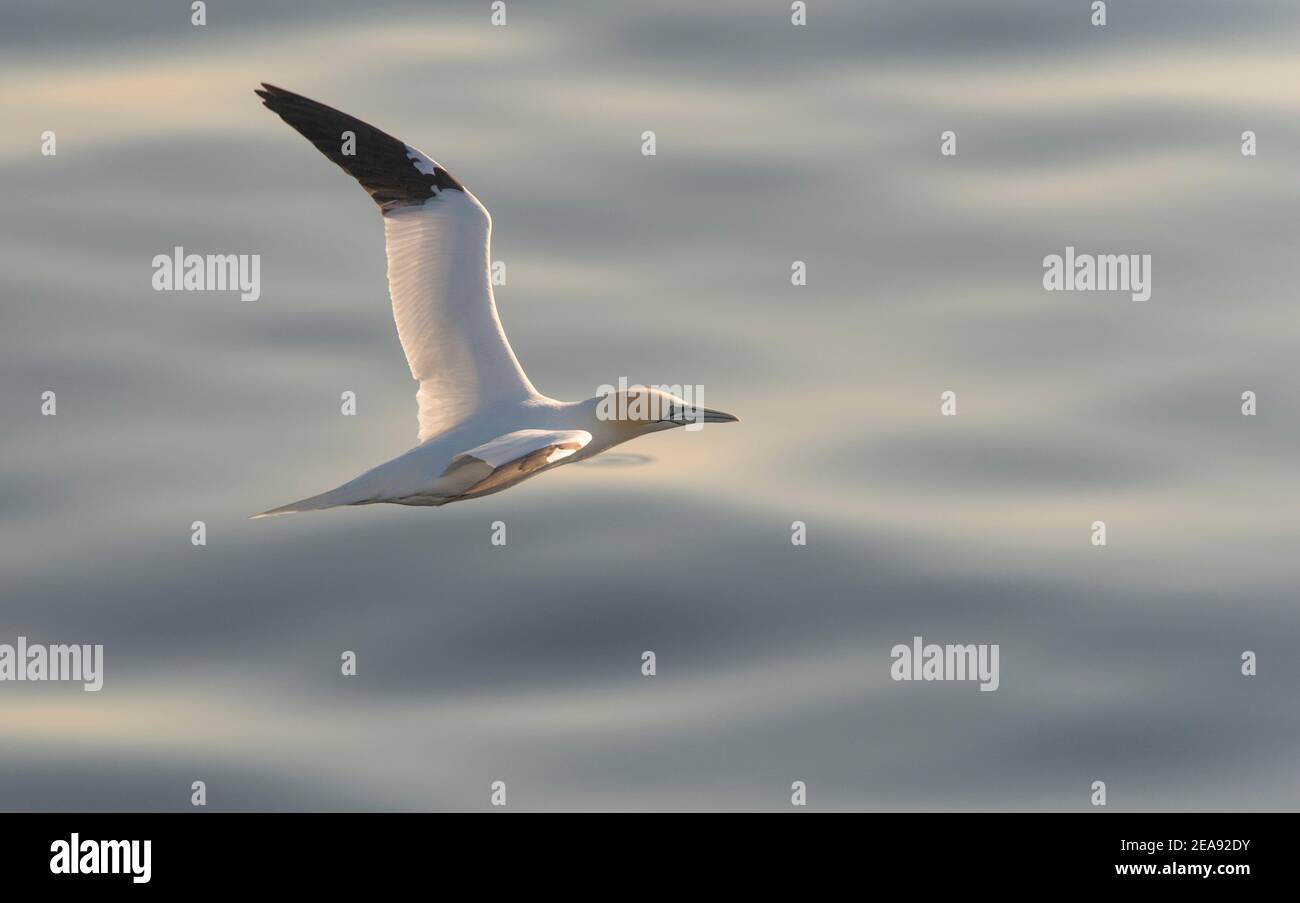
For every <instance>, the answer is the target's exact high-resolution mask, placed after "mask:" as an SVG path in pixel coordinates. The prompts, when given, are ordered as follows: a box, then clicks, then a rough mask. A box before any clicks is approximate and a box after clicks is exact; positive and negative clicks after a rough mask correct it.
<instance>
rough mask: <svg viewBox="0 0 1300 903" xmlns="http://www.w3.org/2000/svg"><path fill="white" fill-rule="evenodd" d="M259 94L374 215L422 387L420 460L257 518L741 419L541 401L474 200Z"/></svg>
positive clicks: (350, 127) (329, 113)
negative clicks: (500, 293) (509, 331)
mask: <svg viewBox="0 0 1300 903" xmlns="http://www.w3.org/2000/svg"><path fill="white" fill-rule="evenodd" d="M256 93H257V95H258V96H259V97H261V98H262V103H263V104H264V105H265V106H266V107H268V108H269V109H270V110H271V111H272V112H274V113H276V114H277V115H279V117H280V118H281V119H283V120H284V121H285V122H287V123H288V124H289V125H291V126H293V128H294V129H296V130H297V131H298V132H300V133H301V134H302V135H303V137H305V138H306V139H307V140H308V141H310V142H311V143H312V144H314V145H316V148H317V149H318V150H320V152H321V153H323V154H324V155H325V156H327V157H329V158H330V159H331V160H333V161H334V162H335V163H337V164H338V165H339V166H341V167H342V168H343V169H344V170H345V171H346V172H347V173H348V175H350V176H352V177H353V178H355V179H356V180H357V181H358V182H360V183H361V187H362V188H364V189H365V190H366V191H367V192H368V193H369V194H370V196H371V198H373V199H374V201H375V203H377V204H378V205H379V209H380V212H381V213H382V215H383V219H384V236H385V238H386V239H387V250H388V291H389V294H390V295H391V296H392V299H393V319H394V320H396V321H397V335H398V338H399V339H400V340H401V343H402V350H403V351H404V352H406V360H407V363H408V364H410V366H411V375H412V376H413V377H414V378H415V379H416V380H417V381H418V382H419V384H420V388H419V390H418V391H417V392H416V400H417V402H418V403H419V422H420V432H419V439H418V442H419V444H418V445H417V446H416V447H415V448H413V449H411V450H410V451H408V452H406V453H405V454H403V455H399V456H398V457H396V458H394V459H393V460H391V461H388V462H387V463H385V464H380V465H379V466H378V467H375V468H373V469H371V470H368V471H366V472H365V473H363V474H361V476H359V477H357V478H356V479H354V480H351V481H349V482H347V483H344V484H343V485H342V486H339V487H338V488H337V489H331V490H330V491H329V492H323V493H321V494H320V495H313V496H310V497H309V498H305V499H302V500H300V501H297V502H293V503H291V504H288V505H283V506H281V507H279V508H272V509H271V510H270V511H263V512H262V513H261V514H254V515H253V517H269V516H271V515H274V514H289V513H292V512H296V511H315V510H319V509H322V508H335V507H338V506H340V505H370V504H376V503H379V502H391V503H394V504H398V505H445V504H447V503H448V502H456V501H460V500H461V499H471V498H478V497H479V496H483V495H490V494H491V493H494V492H500V491H501V490H503V489H508V488H510V487H511V486H514V485H515V484H517V483H520V482H522V481H524V480H526V479H528V478H529V477H532V476H536V475H537V474H539V473H542V472H543V471H545V470H549V469H551V468H553V467H557V466H559V465H561V464H570V463H572V462H574V461H581V460H583V459H586V458H590V457H592V456H593V455H597V454H599V453H600V452H603V451H605V450H606V449H608V448H612V447H613V446H615V445H618V444H620V443H622V442H626V441H628V440H629V439H632V438H634V437H636V436H640V435H643V434H645V433H653V432H658V431H659V430H665V429H670V428H672V427H675V426H684V425H686V424H690V423H699V422H704V423H721V422H728V421H735V420H737V419H738V418H737V417H734V416H732V415H731V414H726V413H723V412H721V411H711V410H708V409H707V408H701V407H697V406H692V405H691V403H690V402H687V401H686V400H684V399H683V398H681V397H679V396H677V395H674V394H671V393H669V392H665V391H662V390H661V389H657V388H641V387H635V388H630V389H620V390H619V394H620V395H622V396H624V397H620V398H616V399H614V400H615V401H616V402H617V403H616V404H613V405H611V404H608V401H609V400H610V399H608V398H605V397H603V396H602V397H596V398H589V399H587V400H586V401H574V402H567V401H557V400H556V399H554V398H548V397H547V396H545V395H542V394H541V393H540V392H538V391H537V390H536V389H534V388H533V384H532V383H531V382H529V380H528V376H527V375H526V374H525V373H524V370H523V367H521V366H520V365H519V361H518V359H516V358H515V353H514V351H513V350H511V348H510V343H509V342H508V341H507V340H506V334H505V331H504V330H503V329H502V327H501V321H500V320H499V319H498V318H497V309H496V302H495V301H494V299H493V297H492V278H491V273H490V266H491V259H492V258H491V254H490V242H491V238H492V218H491V217H490V216H489V215H488V212H487V209H486V208H484V206H483V205H482V204H480V203H479V200H478V198H476V197H474V195H472V194H470V192H469V190H468V189H467V188H465V186H464V185H462V184H461V183H460V182H458V181H457V180H456V179H455V178H453V177H452V175H451V173H449V172H447V170H445V169H443V168H442V167H441V166H439V165H438V164H437V163H435V162H434V161H433V160H431V159H430V158H429V157H427V156H425V155H424V154H422V153H420V151H418V150H416V149H415V148H413V147H411V146H410V145H408V144H404V143H403V142H401V141H398V140H397V139H396V138H394V137H392V136H391V135H387V134H385V133H384V132H381V131H380V130H379V129H377V128H375V127H374V126H371V125H368V124H366V123H364V122H362V121H361V120H359V119H354V118H353V117H351V116H348V115H347V114H346V113H341V112H339V111H338V110H335V109H332V108H330V107H327V106H325V105H324V104H319V103H317V102H316V101H314V100H308V99H307V98H306V97H302V96H300V95H298V94H294V93H292V92H290V91H285V90H284V89H283V88H277V87H275V86H273V85H268V84H265V83H263V85H262V89H261V90H257V91H256ZM348 132H350V133H351V138H350V139H349V136H348V135H345V133H348ZM349 151H350V152H349ZM635 396H640V397H635ZM602 402H605V403H604V404H602ZM611 410H612V411H614V412H615V414H614V416H610V414H609V412H610V411H611ZM646 412H650V413H649V414H648V415H647V413H646ZM633 415H634V416H633Z"/></svg>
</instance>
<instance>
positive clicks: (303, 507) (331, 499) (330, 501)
mask: <svg viewBox="0 0 1300 903" xmlns="http://www.w3.org/2000/svg"><path fill="white" fill-rule="evenodd" d="M343 488H344V487H342V486H340V487H339V488H338V489H331V490H330V491H329V492H322V493H321V494H320V495H312V496H308V497H307V498H305V499H299V500H298V501H296V502H290V503H289V504H287V505H281V506H280V507H279V508H272V509H271V510H270V511H261V512H259V513H257V514H250V515H249V520H257V519H258V518H259V517H275V516H276V515H277V514H296V513H297V512H299V511H320V510H322V509H325V508H337V507H338V506H339V505H355V504H357V502H356V501H355V500H353V499H349V498H347V497H345V496H344V494H343V493H342V492H340V490H341V489H343Z"/></svg>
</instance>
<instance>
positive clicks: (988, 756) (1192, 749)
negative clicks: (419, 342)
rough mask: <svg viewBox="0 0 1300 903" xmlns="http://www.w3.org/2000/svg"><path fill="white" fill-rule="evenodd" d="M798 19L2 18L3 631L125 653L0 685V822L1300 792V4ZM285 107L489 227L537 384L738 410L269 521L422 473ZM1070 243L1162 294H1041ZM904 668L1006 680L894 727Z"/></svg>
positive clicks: (907, 711)
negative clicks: (997, 654) (614, 446)
mask: <svg viewBox="0 0 1300 903" xmlns="http://www.w3.org/2000/svg"><path fill="white" fill-rule="evenodd" d="M268 6H269V7H270V8H265V7H268ZM811 6H812V7H813V8H812V9H811V10H810V11H809V18H808V24H807V25H806V26H804V27H793V26H791V24H790V19H789V15H790V13H789V4H788V3H783V2H765V3H752V2H739V0H737V2H710V3H707V4H696V3H655V4H631V3H627V4H621V3H620V4H612V3H598V2H594V0H593V2H588V3H579V2H575V3H563V4H526V3H523V2H517V3H509V4H508V24H507V25H506V26H505V27H493V26H491V25H490V23H489V10H488V4H460V3H457V4H451V3H448V4H429V3H421V4H402V3H382V2H377V3H371V4H367V5H366V6H365V8H364V9H357V8H354V5H352V4H346V3H342V2H332V3H312V4H306V3H280V4H273V5H271V4H266V5H264V4H259V3H254V2H251V0H249V2H232V3H223V4H220V6H219V7H218V5H216V4H209V7H210V8H209V12H208V17H209V19H208V24H207V25H206V26H204V27H202V28H196V27H193V26H191V25H190V22H189V12H188V4H181V5H178V6H176V8H175V9H171V10H168V9H164V8H160V7H159V6H158V5H157V4H152V3H145V2H138V3H132V2H122V3H115V4H96V5H92V4H82V3H72V2H67V3H62V2H21V0H20V2H13V0H10V2H7V3H5V4H4V5H3V6H0V25H2V27H0V50H2V51H3V52H2V53H0V76H2V77H0V121H3V122H4V123H5V128H4V129H0V184H3V194H4V199H5V203H4V212H3V215H2V216H0V298H2V299H3V306H2V308H0V309H2V311H3V313H2V314H0V317H2V319H0V412H2V413H3V422H4V429H3V430H2V431H0V462H2V463H0V590H2V593H3V595H2V598H3V605H0V642H12V641H13V638H15V637H17V636H19V635H23V636H26V637H28V638H29V639H30V640H32V641H33V642H45V643H74V642H84V643H102V644H103V645H104V646H105V658H106V665H105V681H104V688H103V690H102V691H100V692H98V693H85V692H82V690H81V687H80V686H79V685H76V684H53V683H51V684H33V683H27V684H15V683H0V738H2V739H0V809H5V810H14V809H17V810H27V809H68V810H86V809H159V810H168V809H184V808H188V807H189V798H190V784H191V782H192V781H194V780H203V781H205V782H206V783H207V786H208V800H209V806H210V807H211V808H214V809H390V808H392V809H417V810H423V809H482V808H485V807H486V806H487V805H488V787H489V785H490V783H491V782H492V781H494V780H504V781H506V783H507V785H508V787H509V800H510V807H511V808H519V809H659V808H706V809H765V808H784V807H786V806H788V805H789V795H790V784H791V782H792V781H795V780H803V781H805V782H806V783H807V785H808V796H809V806H810V807H811V808H822V809H849V808H853V809H993V810H1003V809H1084V808H1088V798H1089V792H1090V791H1089V788H1090V785H1091V783H1092V782H1093V781H1094V780H1104V781H1106V783H1107V787H1108V800H1109V805H1110V807H1111V808H1114V809H1147V808H1159V809H1220V808H1224V809H1273V808H1283V809H1294V808H1295V807H1296V806H1297V805H1298V804H1300V780H1298V776H1297V767H1296V764H1295V763H1296V749H1297V741H1298V740H1300V737H1298V734H1300V702H1298V701H1297V699H1296V694H1295V693H1294V692H1293V688H1294V687H1295V685H1296V682H1297V679H1300V664H1297V660H1296V656H1295V655H1294V650H1295V649H1296V648H1297V644H1300V610H1298V608H1297V599H1296V592H1297V589H1296V587H1297V578H1300V565H1298V564H1297V561H1296V555H1295V551H1294V550H1295V547H1296V543H1297V540H1300V513H1297V496H1300V477H1297V473H1296V461H1297V460H1300V426H1298V424H1300V389H1298V388H1297V382H1296V364H1295V361H1296V348H1297V346H1298V345H1300V321H1297V318H1296V317H1295V313H1294V295H1295V286H1296V285H1297V277H1300V258H1298V257H1297V255H1296V254H1295V253H1294V248H1295V247H1296V243H1297V239H1300V234H1298V233H1300V217H1298V216H1297V215H1296V209H1297V203H1298V202H1300V180H1297V179H1296V177H1295V174H1294V172H1293V170H1294V165H1293V164H1294V162H1295V160H1296V159H1297V150H1300V122H1298V121H1297V119H1296V116H1295V111H1296V109H1297V108H1300V58H1298V57H1297V56H1296V55H1295V46H1296V38H1297V35H1298V34H1300V7H1297V6H1295V5H1294V4H1292V3H1284V2H1271V3H1270V2H1251V3H1240V4H1219V3H1210V2H1172V0H1169V2H1148V3H1144V4H1141V5H1140V6H1137V7H1134V8H1126V7H1124V6H1123V5H1121V4H1110V6H1111V10H1110V21H1109V23H1108V24H1107V25H1106V26H1105V27H1104V28H1095V27H1093V26H1091V25H1090V24H1089V23H1088V12H1087V4H1078V3H1073V2H1059V3H1058V2H1027V0H1026V2H1014V0H1006V2H988V3H982V4H971V3H965V2H959V0H936V2H927V3H909V2H890V3H856V2H839V3H836V2H830V0H824V2H818V3H816V4H811ZM261 81H269V82H273V83H275V84H279V85H282V86H284V87H286V88H289V89H291V90H295V91H298V92H301V93H303V94H306V95H308V96H310V97H313V98H316V99H318V100H321V101H322V102H325V103H328V104H331V105H333V106H337V107H339V108H341V109H343V110H346V111H348V112H350V113H353V114H354V115H357V116H359V117H360V118H362V119H365V120H367V121H369V122H371V123H373V124H375V125H376V126H378V127H380V128H382V129H384V130H386V131H388V132H390V133H392V134H394V135H397V136H399V137H401V138H402V139H404V140H405V141H407V142H409V143H410V144H412V145H414V146H417V147H420V148H421V149H423V150H424V151H425V152H427V153H428V154H430V155H431V156H433V157H434V158H436V159H437V160H438V161H439V162H440V163H442V164H443V165H445V166H446V167H447V168H448V169H449V170H450V171H451V172H452V173H454V174H455V175H456V177H457V178H459V179H460V180H461V181H463V182H464V183H465V184H466V185H468V186H469V187H470V188H471V189H472V190H473V191H474V192H475V193H476V194H477V195H478V196H479V198H480V199H481V200H482V201H483V202H484V203H485V204H486V205H487V206H488V208H489V209H490V210H491V211H492V215H493V219H494V247H493V256H494V258H496V259H499V260H502V261H505V262H506V264H507V267H508V283H507V285H506V286H504V287H501V288H499V289H498V290H497V300H498V304H499V307H500V310H501V316H502V319H503V321H504V323H505V326H506V329H507V331H508V332H509V335H510V338H511V341H512V343H513V345H514V348H515V351H516V352H517V354H518V355H519V357H520V360H521V361H522V363H523V364H524V366H525V367H526V369H527V370H528V372H529V374H530V376H531V377H532V379H533V381H534V382H535V383H536V384H537V386H538V387H539V388H540V389H541V390H543V391H545V392H547V393H549V394H551V395H554V396H557V397H561V398H579V397H587V396H589V395H592V394H594V392H595V391H596V388H597V387H598V386H599V385H601V384H604V383H615V382H617V380H618V378H619V377H620V376H625V377H627V378H629V379H630V380H632V381H634V382H635V381H640V382H646V383H664V384H690V385H696V384H698V385H702V386H704V388H705V403H706V404H707V405H709V406H710V407H718V408H722V409H724V410H729V411H734V412H736V413H737V414H739V415H740V416H741V417H742V419H743V422H742V423H740V424H738V425H734V426H726V427H719V428H714V427H707V428H705V429H704V430H703V431H701V432H698V433H684V432H682V431H674V432H669V433H664V434H660V435H656V436H652V437H648V438H646V439H643V440H640V441H638V442H636V443H634V444H631V445H628V446H626V447H625V448H623V449H620V450H619V451H620V453H626V455H627V456H629V457H628V458H626V459H625V460H624V461H623V462H622V464H623V466H598V464H597V463H596V462H593V463H592V464H590V465H583V466H576V467H570V468H564V469H561V470H559V471H556V472H555V473H551V474H547V475H545V476H543V477H541V478H539V479H537V480H534V481H531V482H528V483H526V484H524V485H523V486H521V487H518V488H516V489H514V490H511V491H510V492H507V493H503V494H500V495H495V496H491V497H489V498H486V499H483V500H480V501H475V502H470V503H464V504H458V505H452V506H449V507H447V508H443V509H438V510H422V509H412V510H407V509H402V508H397V507H389V506H383V507H376V508H370V509H365V508H363V509H357V510H343V511H334V512H328V513H325V514H317V515H303V516H297V517H292V518H280V519H275V520H270V521H255V522H253V521H248V520H246V517H247V515H248V514H250V513H251V512H254V511H259V510H262V509H264V508H267V507H270V506H273V505H277V504H281V503H283V502H287V501H290V500H292V499H295V498H299V497H302V496H304V495H308V494H311V493H314V492H318V491H321V490H323V489H326V488H329V487H331V486H333V485H336V484H338V483H340V482H342V481H344V480H346V479H349V478H351V477H352V476H355V475H356V474H357V473H359V472H361V471H362V470H364V469H366V468H368V467H370V466H372V465H373V464H375V463H378V462H380V461H383V460H386V459H388V458H389V457H392V456H394V455H395V454H397V453H399V452H401V451H403V450H405V449H406V448H408V447H410V445H412V444H413V443H414V440H415V433H416V422H415V413H416V408H415V399H414V395H415V384H414V383H413V382H411V380H410V376H409V372H408V370H407V366H406V363H405V361H404V360H403V358H402V354H401V350H400V347H399V345H398V342H397V337H396V334H395V331H394V329H393V324H392V320H391V316H390V313H389V308H388V299H387V286H386V282H385V279H384V272H385V270H384V266H385V264H384V246H383V234H382V228H381V223H380V219H379V216H378V214H377V212H376V210H375V208H374V206H373V205H372V204H371V202H370V201H369V200H368V199H367V198H366V197H365V195H364V194H363V193H362V192H361V191H360V190H359V189H358V188H357V187H355V185H354V184H353V183H352V182H351V181H350V180H349V179H347V178H346V177H345V176H344V175H343V174H342V173H340V172H339V171H338V170H337V169H336V168H335V167H333V166H332V165H331V164H330V163H328V161H326V160H325V159H324V158H322V157H321V156H320V155H319V154H317V153H316V152H315V151H313V150H312V148H311V147H310V146H309V145H307V144H306V143H305V142H304V141H303V140H302V139H301V138H300V137H298V136H297V135H294V134H293V133H292V132H291V131H290V130H289V129H287V128H286V127H285V126H284V125H283V123H281V122H280V121H279V120H278V119H276V118H275V117H274V116H272V115H271V114H269V113H268V112H267V111H266V110H264V109H263V108H262V107H261V105H260V103H259V102H258V101H257V98H256V97H254V96H253V94H252V89H253V88H254V87H255V86H256V85H257V84H258V83H259V82H261ZM46 130H51V131H54V132H55V133H56V134H57V141H58V145H57V146H58V153H57V156H54V157H43V156H41V154H40V136H41V133H42V132H44V131H46ZM646 130H653V131H654V132H655V133H656V138H657V154H656V155H655V156H653V157H645V156H642V154H641V153H640V147H641V135H642V132H644V131H646ZM946 130H952V131H954V132H955V133H956V135H957V146H958V153H957V155H956V156H955V157H949V158H945V157H942V156H941V155H940V154H939V136H940V134H941V133H942V132H944V131H946ZM1246 130H1251V131H1254V132H1256V133H1257V135H1258V142H1259V154H1258V156H1256V157H1244V156H1242V154H1241V152H1240V146H1241V133H1242V132H1243V131H1246ZM1067 245H1069V246H1075V247H1078V248H1079V249H1080V250H1088V251H1094V252H1102V253H1106V252H1110V253H1141V254H1150V255H1151V256H1152V260H1153V293H1152V297H1151V299H1150V300H1149V301H1146V302H1143V303H1140V304H1138V303H1134V302H1132V301H1130V300H1129V297H1128V295H1127V294H1123V293H1114V294H1103V293H1086V292H1085V293H1071V294H1063V293H1047V292H1045V291H1043V288H1042V282H1041V279H1042V272H1043V269H1042V260H1043V257H1044V256H1045V255H1048V254H1053V253H1056V254H1059V253H1062V251H1063V249H1064V248H1065V247H1066V246H1067ZM175 246H183V247H184V248H185V249H186V250H187V251H193V252H196V253H250V254H260V255H261V277H262V292H261V297H260V298H259V299H258V300H257V301H255V302H247V303H245V302H241V301H240V300H239V299H238V297H237V295H234V294H215V293H188V292H176V293H166V292H164V293H157V292H154V291H152V290H151V288H150V277H151V275H152V269H151V265H150V261H151V260H152V258H153V256H154V255H156V254H159V253H164V254H166V253H170V252H171V249H172V248H173V247H175ZM795 260H802V261H805V262H806V264H807V268H808V284H807V285H806V286H802V287H795V286H792V285H791V282H790V265H791V262H792V261H795ZM947 390H951V391H954V392H956V393H957V396H958V399H959V409H958V410H959V413H958V416H956V417H951V418H949V417H941V416H939V396H940V393H941V392H943V391H947ZM1246 390H1251V391H1254V392H1256V393H1257V395H1258V399H1259V413H1258V415H1257V416H1255V417H1243V416H1242V415H1241V412H1240V405H1241V401H1240V398H1241V393H1242V392H1243V391H1246ZM45 391H54V392H56V393H57V399H58V414H57V416H56V417H43V416H41V414H40V399H41V393H42V392H45ZM344 391H353V392H355V393H356V395H357V399H358V413H357V416H355V417H343V416H340V414H339V398H340V393H342V392H344ZM196 520H202V521H204V522H205V523H206V525H207V536H208V544H207V545H206V546H205V547H202V548H196V547H194V546H192V545H191V543H190V525H191V523H192V522H193V521H196ZM497 520H501V521H504V522H506V524H507V525H508V544H507V546H505V547H504V548H503V547H495V546H493V545H492V544H491V543H490V541H489V539H490V535H491V529H490V525H491V524H492V522H494V521H497ZM796 520H798V521H803V522H805V523H806V524H807V525H808V536H809V543H808V545H807V546H806V547H795V546H792V545H791V542H790V528H791V523H792V522H793V521H796ZM1095 520H1103V521H1105V522H1106V524H1107V527H1108V539H1109V544H1108V545H1107V546H1106V547H1105V548H1104V549H1098V548H1094V547H1093V546H1092V545H1091V544H1090V542H1089V536H1090V525H1091V523H1092V522H1093V521H1095ZM917 635H919V636H923V637H924V638H925V639H926V641H927V642H937V643H997V644H1000V648H1001V671H1002V673H1001V685H1000V688H999V689H998V691H997V692H995V693H981V692H978V691H977V690H976V687H975V686H974V685H972V684H969V683H924V684H914V683H895V682H894V681H892V680H891V679H890V677H889V666H890V664H891V659H890V657H889V651H890V649H891V647H893V646H894V645H895V644H897V643H908V642H910V641H911V638H912V637H913V636H917ZM343 650H353V651H355V652H356V654H357V660H358V673H357V675H356V676H355V677H343V676H341V675H340V673H339V658H340V654H341V652H342V651H343ZM644 650H653V651H655V653H656V656H657V667H658V673H657V675H656V676H655V677H653V678H646V677H643V676H642V675H641V672H640V665H641V653H642V652H643V651H644ZM1244 650H1251V651H1254V652H1256V653H1257V654H1258V657H1259V662H1260V666H1259V674H1258V676H1256V677H1253V678H1246V677H1243V676H1242V675H1241V674H1240V657H1241V654H1242V652H1243V651H1244Z"/></svg>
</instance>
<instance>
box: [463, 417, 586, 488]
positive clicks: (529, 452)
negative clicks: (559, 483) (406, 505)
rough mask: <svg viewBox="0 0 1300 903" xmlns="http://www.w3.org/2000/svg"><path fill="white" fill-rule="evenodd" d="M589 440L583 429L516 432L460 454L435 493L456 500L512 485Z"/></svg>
mask: <svg viewBox="0 0 1300 903" xmlns="http://www.w3.org/2000/svg"><path fill="white" fill-rule="evenodd" d="M590 441H591V433H589V432H587V431H586V430H516V431H515V432H513V433H506V434H505V435H504V436H498V437H497V438H495V439H493V440H492V441H491V442H485V443H483V444H482V445H480V446H478V447H476V448H471V449H470V450H469V451H466V452H461V453H460V454H458V455H456V456H455V457H454V458H452V459H451V465H450V466H449V467H448V468H447V469H446V470H445V471H444V472H443V474H442V476H441V477H440V478H439V479H438V484H437V485H438V491H439V492H440V493H447V494H449V495H451V496H454V497H456V498H463V497H465V496H471V495H483V494H484V493H487V492H495V491H497V490H499V489H505V488H506V487H507V486H512V485H514V484H515V483H518V482H519V481H520V480H523V479H525V478H527V477H530V476H532V475H533V474H535V473H536V472H537V471H539V470H541V469H542V468H544V467H547V466H549V465H551V464H554V463H555V462H557V461H561V460H563V459H564V458H567V457H569V455H572V454H574V453H575V452H577V451H578V450H579V449H581V448H582V447H583V446H585V445H586V444H587V443H588V442H590Z"/></svg>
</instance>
